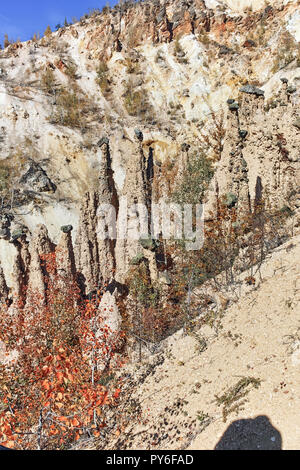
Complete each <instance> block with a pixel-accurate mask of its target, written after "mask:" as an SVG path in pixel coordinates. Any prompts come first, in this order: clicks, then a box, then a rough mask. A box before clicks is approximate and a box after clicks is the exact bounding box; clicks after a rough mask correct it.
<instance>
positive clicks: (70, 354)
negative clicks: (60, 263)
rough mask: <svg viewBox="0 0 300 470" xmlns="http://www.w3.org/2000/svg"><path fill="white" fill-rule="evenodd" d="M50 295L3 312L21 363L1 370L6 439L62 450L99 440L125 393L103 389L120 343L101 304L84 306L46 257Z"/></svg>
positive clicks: (1, 427)
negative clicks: (109, 411) (84, 439)
mask: <svg viewBox="0 0 300 470" xmlns="http://www.w3.org/2000/svg"><path fill="white" fill-rule="evenodd" d="M41 261H42V264H43V267H44V272H45V283H46V298H41V296H39V295H38V294H37V293H32V295H31V298H30V299H31V301H30V307H28V306H27V307H26V309H24V308H19V309H18V311H16V312H15V313H14V314H13V315H10V314H8V313H7V311H6V309H5V308H4V309H3V310H2V311H1V315H0V339H1V341H2V342H3V343H4V344H5V347H6V351H7V354H8V355H9V354H10V353H11V352H12V351H14V354H15V359H14V360H12V359H11V360H10V361H9V362H8V363H7V364H3V363H2V364H1V365H0V442H1V443H2V444H4V445H7V446H8V447H13V448H16V449H61V448H63V447H66V446H67V445H70V443H72V442H74V440H77V439H79V438H80V436H84V435H88V436H91V435H94V436H99V434H100V432H101V429H102V428H103V427H104V426H105V417H104V413H103V411H104V410H105V407H106V405H110V406H111V405H113V404H114V403H115V401H116V400H117V398H118V396H119V393H120V389H119V388H118V387H117V388H113V389H112V390H109V389H108V388H107V387H105V386H103V385H102V384H101V376H102V370H103V369H99V367H98V364H100V363H102V362H103V360H104V361H106V362H107V361H108V360H109V359H110V358H111V357H112V355H113V349H114V345H113V344H112V341H114V340H112V339H111V336H110V333H109V328H108V327H106V326H105V325H102V324H101V319H99V318H98V317H97V305H95V304H92V303H90V302H87V303H84V302H82V300H81V298H80V295H79V290H78V287H77V285H76V283H75V282H74V281H72V280H71V279H66V278H62V277H60V276H59V275H58V273H57V267H56V261H55V255H54V254H53V253H52V254H49V255H46V256H43V257H42V259H41Z"/></svg>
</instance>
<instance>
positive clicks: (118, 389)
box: [113, 388, 121, 398]
mask: <svg viewBox="0 0 300 470" xmlns="http://www.w3.org/2000/svg"><path fill="white" fill-rule="evenodd" d="M120 392H121V389H120V388H117V389H116V391H115V393H114V394H113V397H114V398H119V395H120Z"/></svg>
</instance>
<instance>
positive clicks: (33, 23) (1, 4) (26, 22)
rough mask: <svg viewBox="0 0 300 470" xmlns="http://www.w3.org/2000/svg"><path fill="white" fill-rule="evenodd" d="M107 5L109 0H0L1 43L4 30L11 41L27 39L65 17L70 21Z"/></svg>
mask: <svg viewBox="0 0 300 470" xmlns="http://www.w3.org/2000/svg"><path fill="white" fill-rule="evenodd" d="M109 3H110V4H111V5H112V4H113V5H114V4H115V3H116V1H112V0H110V2H109ZM106 4H107V0H0V42H1V43H2V44H3V38H4V34H5V33H6V34H8V37H9V39H11V40H16V39H18V38H19V39H21V41H26V40H28V39H31V37H32V36H33V34H34V33H35V32H36V33H37V32H40V33H44V31H45V29H46V27H47V26H48V25H50V26H51V28H52V30H54V29H55V26H56V25H57V24H58V23H61V24H62V23H63V22H64V19H65V17H67V19H68V21H71V20H72V18H74V17H76V18H77V19H79V18H80V17H81V16H82V15H84V13H88V11H89V10H90V9H92V8H99V9H100V10H101V9H102V8H103V7H104V6H105V5H106Z"/></svg>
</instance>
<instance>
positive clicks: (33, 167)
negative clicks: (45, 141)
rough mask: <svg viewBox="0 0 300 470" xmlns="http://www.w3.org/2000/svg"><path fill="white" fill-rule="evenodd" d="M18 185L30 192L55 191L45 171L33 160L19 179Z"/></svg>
mask: <svg viewBox="0 0 300 470" xmlns="http://www.w3.org/2000/svg"><path fill="white" fill-rule="evenodd" d="M20 183H21V185H23V186H25V187H26V188H27V189H29V190H31V191H36V192H41V193H43V192H50V193H54V192H55V191H56V186H55V184H54V183H53V182H52V181H51V180H50V178H49V177H48V175H47V173H46V172H45V170H43V168H42V167H41V166H40V165H39V164H38V163H36V162H34V161H33V160H32V161H31V162H30V163H29V168H28V170H27V172H26V173H25V174H24V175H23V176H22V177H21V179H20Z"/></svg>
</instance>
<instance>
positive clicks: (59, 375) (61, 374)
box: [56, 371, 64, 382]
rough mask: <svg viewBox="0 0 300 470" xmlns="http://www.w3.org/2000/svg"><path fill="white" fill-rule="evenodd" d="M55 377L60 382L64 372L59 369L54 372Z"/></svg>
mask: <svg viewBox="0 0 300 470" xmlns="http://www.w3.org/2000/svg"><path fill="white" fill-rule="evenodd" d="M56 378H57V380H58V381H59V382H62V381H63V379H64V374H63V373H62V372H60V371H58V372H56Z"/></svg>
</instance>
